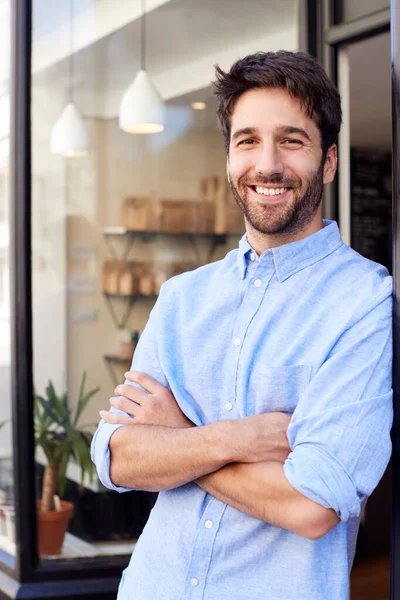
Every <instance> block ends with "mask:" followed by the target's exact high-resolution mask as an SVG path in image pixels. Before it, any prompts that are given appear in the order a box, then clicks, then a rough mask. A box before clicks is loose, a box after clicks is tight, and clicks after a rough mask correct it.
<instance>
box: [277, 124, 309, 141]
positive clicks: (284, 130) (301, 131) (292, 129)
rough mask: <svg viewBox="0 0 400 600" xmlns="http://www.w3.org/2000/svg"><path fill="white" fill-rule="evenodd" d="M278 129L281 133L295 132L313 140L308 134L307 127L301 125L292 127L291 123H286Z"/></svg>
mask: <svg viewBox="0 0 400 600" xmlns="http://www.w3.org/2000/svg"><path fill="white" fill-rule="evenodd" d="M278 130H279V131H280V132H281V133H286V134H291V133H294V134H296V135H301V136H302V137H304V138H306V140H308V141H309V142H311V138H310V136H309V135H308V133H307V131H305V129H302V128H301V127H291V126H290V125H286V126H285V127H279V128H278Z"/></svg>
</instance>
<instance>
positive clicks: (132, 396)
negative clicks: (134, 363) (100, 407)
mask: <svg viewBox="0 0 400 600" xmlns="http://www.w3.org/2000/svg"><path fill="white" fill-rule="evenodd" d="M125 377H126V379H128V380H129V381H133V382H134V383H137V384H139V385H140V386H141V388H143V389H140V388H138V387H135V386H133V385H129V384H121V385H118V386H117V387H116V388H115V390H114V393H115V394H116V396H113V397H112V398H110V404H111V406H114V407H115V408H118V409H119V410H122V411H123V412H126V413H128V415H131V416H126V415H120V414H117V413H112V412H107V411H100V416H101V418H102V419H104V421H107V423H119V424H122V425H135V424H142V425H161V426H163V427H175V428H177V429H180V428H184V427H194V424H193V423H192V421H190V420H189V419H188V418H187V417H186V416H185V415H184V414H183V412H182V411H181V409H180V407H179V406H178V403H177V401H176V400H175V398H174V396H173V395H172V394H171V392H170V391H169V390H168V389H167V388H166V387H164V386H163V385H161V383H158V381H156V380H155V379H153V378H152V377H150V375H146V373H139V372H137V371H129V372H128V373H125ZM143 390H147V391H143ZM132 417H134V418H133V419H132Z"/></svg>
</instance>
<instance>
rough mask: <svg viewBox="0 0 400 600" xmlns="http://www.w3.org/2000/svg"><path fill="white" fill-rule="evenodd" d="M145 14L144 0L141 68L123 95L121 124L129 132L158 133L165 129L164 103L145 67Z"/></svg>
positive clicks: (120, 113) (143, 5) (120, 115)
mask: <svg viewBox="0 0 400 600" xmlns="http://www.w3.org/2000/svg"><path fill="white" fill-rule="evenodd" d="M145 15H146V10H145V0H142V19H141V27H142V28H141V61H140V63H141V69H140V70H139V71H138V72H137V74H136V77H135V79H134V80H133V83H131V85H130V86H129V87H128V89H127V90H126V92H125V93H124V95H123V96H122V100H121V105H120V108H119V126H120V128H121V129H122V130H123V131H126V132H127V133H158V132H160V131H163V129H164V121H165V107H164V103H163V101H162V99H161V96H160V94H159V93H158V91H157V89H156V87H155V86H154V84H153V82H152V81H151V79H150V77H149V75H148V73H147V71H146V68H145V54H146V16H145Z"/></svg>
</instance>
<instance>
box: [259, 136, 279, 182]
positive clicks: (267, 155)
mask: <svg viewBox="0 0 400 600" xmlns="http://www.w3.org/2000/svg"><path fill="white" fill-rule="evenodd" d="M255 167H256V171H257V173H258V174H260V175H263V176H264V177H272V176H273V175H281V174H282V173H283V162H282V156H281V154H280V152H279V148H277V146H276V145H275V144H273V143H264V144H262V145H260V149H259V153H258V155H257V161H256V165H255Z"/></svg>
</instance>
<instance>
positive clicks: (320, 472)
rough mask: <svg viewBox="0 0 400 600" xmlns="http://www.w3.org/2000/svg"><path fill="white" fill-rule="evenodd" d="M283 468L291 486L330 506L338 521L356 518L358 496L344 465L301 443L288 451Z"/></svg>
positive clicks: (358, 513)
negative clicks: (290, 451) (291, 450)
mask: <svg viewBox="0 0 400 600" xmlns="http://www.w3.org/2000/svg"><path fill="white" fill-rule="evenodd" d="M283 471H284V474H285V476H286V479H287V480H288V481H289V483H290V485H291V486H292V487H294V488H295V489H296V490H297V491H298V492H300V494H303V496H306V498H309V499H310V500H313V501H314V502H317V503H318V504H321V505H322V506H324V507H325V508H333V510H334V511H335V512H336V514H337V515H338V517H339V519H340V520H341V521H348V520H349V519H351V518H353V517H358V516H359V515H360V511H361V506H360V505H361V498H359V497H358V494H357V490H356V487H355V485H354V482H353V481H352V479H351V477H350V476H349V475H348V473H347V472H346V470H345V468H344V467H343V466H342V465H341V464H340V463H339V462H338V461H337V460H336V459H335V458H333V457H331V456H329V455H328V454H326V453H325V452H321V451H320V450H319V449H317V448H316V447H315V445H313V444H300V445H299V446H296V448H295V450H294V451H293V452H292V453H291V454H289V456H288V458H287V460H286V462H285V464H284V465H283Z"/></svg>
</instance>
